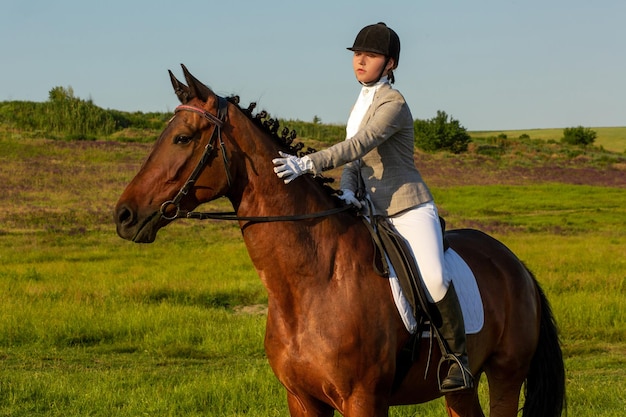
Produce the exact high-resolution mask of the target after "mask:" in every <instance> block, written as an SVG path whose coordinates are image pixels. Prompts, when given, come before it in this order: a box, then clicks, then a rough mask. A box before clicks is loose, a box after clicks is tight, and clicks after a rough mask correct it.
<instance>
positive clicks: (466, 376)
mask: <svg viewBox="0 0 626 417" xmlns="http://www.w3.org/2000/svg"><path fill="white" fill-rule="evenodd" d="M445 362H455V363H456V364H457V365H458V366H459V368H460V370H461V374H462V375H463V385H459V386H458V387H454V388H446V389H444V388H443V387H442V382H443V381H442V380H441V365H443V364H444V363H445ZM448 372H449V371H448ZM447 377H448V375H446V378H447ZM444 379H445V378H444ZM437 384H438V385H439V392H441V393H444V394H445V393H448V392H457V391H464V390H468V389H472V388H474V377H473V376H472V373H471V372H470V371H469V369H467V368H466V367H465V365H463V362H461V359H460V358H459V357H458V356H456V355H454V354H452V353H446V354H445V355H443V356H442V357H441V360H440V361H439V366H437Z"/></svg>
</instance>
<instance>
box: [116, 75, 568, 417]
mask: <svg viewBox="0 0 626 417" xmlns="http://www.w3.org/2000/svg"><path fill="white" fill-rule="evenodd" d="M183 71H184V74H185V79H186V82H187V85H185V84H183V83H181V82H180V81H178V80H177V79H176V78H175V77H174V76H173V75H172V73H171V72H170V77H171V79H172V84H173V86H174V89H175V91H176V94H177V96H178V97H179V99H180V100H181V102H182V105H181V106H179V107H178V108H177V109H176V112H175V115H174V117H172V119H171V120H170V122H169V123H168V125H167V127H166V128H165V130H164V131H163V132H162V133H161V135H160V137H159V139H158V140H157V142H156V144H155V145H154V148H153V150H152V152H151V154H150V156H149V157H148V159H147V160H146V162H145V163H144V164H143V166H142V167H141V169H140V171H139V173H138V174H137V175H136V176H135V178H134V179H133V180H132V181H131V182H130V184H129V185H128V186H127V187H126V190H125V191H124V193H123V194H122V196H121V197H120V199H119V201H118V203H117V206H116V208H115V220H116V223H117V232H118V234H119V235H120V236H121V237H122V238H125V239H129V240H133V241H135V242H152V241H154V239H155V238H156V234H157V231H158V230H159V229H160V228H162V227H164V226H166V225H167V224H168V223H170V222H171V221H172V220H173V219H175V218H178V217H184V216H185V213H187V212H188V211H189V210H193V209H194V208H195V207H197V206H198V205H199V204H201V203H204V202H207V201H210V200H213V199H215V198H217V197H220V196H226V197H227V198H228V199H229V200H230V202H231V203H232V205H233V208H234V210H235V212H234V213H235V215H233V216H232V217H230V218H233V219H236V220H238V221H239V224H240V227H241V230H242V234H243V239H244V241H245V244H246V246H247V249H248V252H249V254H250V257H251V259H252V262H253V263H254V266H255V268H256V270H257V272H258V274H259V276H260V278H261V280H262V282H263V284H264V285H265V287H266V288H267V291H268V300H269V301H268V315H267V329H266V335H265V349H266V352H267V357H268V360H269V363H270V365H271V367H272V369H273V370H274V373H275V374H276V376H277V377H278V379H279V380H280V382H281V383H282V384H283V385H284V387H285V388H286V390H287V398H288V405H289V410H290V413H291V415H292V416H316V417H329V416H332V415H333V412H334V411H333V410H338V411H339V412H340V413H342V414H343V415H344V416H349V417H357V416H358V417H365V416H387V415H388V411H389V407H390V406H392V405H401V404H415V403H422V402H426V401H430V400H433V399H435V398H438V397H440V396H441V394H440V393H439V390H438V384H437V375H436V373H437V369H436V368H437V366H436V364H437V361H438V360H439V358H440V356H441V353H440V351H439V349H438V347H437V345H436V344H435V345H431V344H430V341H429V340H427V339H424V340H422V341H421V342H420V343H421V347H420V354H419V355H418V360H417V361H415V362H414V363H412V364H411V365H410V369H408V370H407V371H404V372H403V370H401V369H399V368H400V366H399V363H401V361H399V359H398V358H399V357H400V353H401V351H402V350H403V347H404V346H405V344H406V343H407V341H408V340H409V339H410V335H409V333H408V332H407V331H406V329H405V327H404V325H403V323H402V320H401V318H400V316H399V314H398V312H397V309H396V307H395V305H394V302H393V299H392V294H391V290H390V288H389V282H388V280H387V279H385V278H382V277H381V276H379V275H378V274H377V273H376V272H375V270H374V268H373V266H372V259H373V257H374V247H373V245H372V241H371V237H370V234H369V231H368V229H367V227H366V226H365V225H364V223H363V221H362V220H361V219H360V218H358V217H357V216H356V215H355V214H354V213H352V212H346V211H341V204H340V202H339V200H338V199H337V198H336V197H334V196H333V195H332V194H331V193H330V192H328V191H329V189H330V187H328V186H325V185H322V184H320V183H319V181H317V180H316V179H314V178H312V177H311V176H304V177H301V178H299V179H298V180H297V181H294V182H293V183H290V184H288V185H285V184H284V183H283V181H282V180H280V179H278V178H277V177H276V175H275V174H274V172H273V164H272V159H273V158H275V157H276V156H277V155H278V151H279V150H282V151H291V152H294V151H297V150H298V149H295V150H294V147H292V146H290V145H289V143H291V142H290V141H289V140H287V144H286V143H285V141H283V143H281V141H280V140H277V139H280V138H278V135H277V134H276V129H277V125H276V124H272V122H268V120H267V117H266V115H264V114H261V115H259V114H256V116H252V114H251V113H252V107H250V108H248V109H241V108H240V107H239V106H238V105H237V104H236V102H234V101H233V100H229V101H226V100H225V99H222V98H221V97H218V96H217V95H216V94H215V93H213V91H211V90H210V89H209V88H208V87H206V86H205V85H203V84H202V83H200V82H199V81H198V80H197V79H195V78H194V77H193V76H192V75H191V74H190V73H189V72H188V71H187V69H186V68H185V67H184V66H183ZM263 118H265V119H263ZM262 119H263V120H265V122H266V123H265V126H264V124H263V121H262ZM268 124H269V127H268ZM338 208H339V209H338ZM316 213H317V214H316ZM319 213H321V214H319ZM322 215H323V216H322ZM292 216H297V217H292ZM320 216H321V217H320ZM269 220H273V221H269ZM276 220H278V221H276ZM446 237H447V239H448V241H449V243H450V246H451V247H452V248H453V249H454V250H455V251H457V252H458V253H459V255H460V256H461V257H462V258H463V259H464V260H465V261H466V262H467V264H468V265H469V266H470V268H471V269H472V271H473V272H474V274H475V276H476V279H477V281H478V286H479V289H480V293H481V295H482V298H483V304H484V310H485V322H484V326H483V328H482V330H481V331H480V332H479V333H477V334H475V335H469V336H468V352H469V358H470V366H471V370H472V372H473V374H474V375H475V376H476V377H477V379H478V377H480V375H481V374H483V373H484V374H485V375H486V377H487V380H488V382H489V408H490V415H491V416H492V417H498V416H500V417H512V416H516V415H517V413H518V408H519V407H520V392H521V389H522V387H524V383H525V384H526V385H525V392H524V394H525V395H524V403H523V415H524V416H533V417H555V416H560V415H561V413H562V410H563V408H564V402H565V375H564V367H563V358H562V353H561V348H560V344H559V340H558V335H557V329H556V326H555V322H554V318H553V316H552V313H551V310H550V306H549V304H548V302H547V300H546V298H545V296H544V294H543V292H542V290H541V289H540V288H539V285H538V284H537V282H536V280H535V278H534V277H533V275H532V274H531V273H530V272H529V270H528V269H527V268H526V267H525V266H524V265H523V264H522V262H520V260H519V259H518V258H517V257H516V256H515V255H514V254H513V253H512V252H511V251H510V250H508V249H507V248H506V247H505V246H504V245H503V244H502V243H500V242H498V241H496V240H495V239H493V238H491V237H489V236H487V235H485V234H483V233H481V232H479V231H476V230H465V229H464V230H452V231H448V232H447V233H446ZM433 364H435V366H433ZM443 371H445V370H442V372H443ZM397 374H398V375H399V374H402V375H403V376H402V378H397ZM477 385H478V384H476V386H475V387H474V388H473V389H472V390H470V391H465V392H457V393H449V394H446V406H447V410H448V413H449V415H450V416H484V414H483V411H482V409H481V406H480V404H479V398H478V393H477Z"/></svg>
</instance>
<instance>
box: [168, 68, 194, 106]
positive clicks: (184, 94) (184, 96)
mask: <svg viewBox="0 0 626 417" xmlns="http://www.w3.org/2000/svg"><path fill="white" fill-rule="evenodd" d="M167 72H169V73H170V80H171V81H172V87H174V93H176V97H178V100H180V102H181V103H182V104H186V103H187V102H188V101H189V100H190V98H189V96H190V92H189V87H187V86H186V85H185V84H183V83H181V82H180V81H178V79H177V78H176V77H174V74H172V71H170V70H167Z"/></svg>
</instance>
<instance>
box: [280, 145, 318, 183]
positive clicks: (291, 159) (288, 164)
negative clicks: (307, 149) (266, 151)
mask: <svg viewBox="0 0 626 417" xmlns="http://www.w3.org/2000/svg"><path fill="white" fill-rule="evenodd" d="M278 153H279V154H280V156H282V158H276V159H272V163H273V164H274V172H275V173H276V175H277V176H278V178H281V179H282V180H283V181H285V184H289V183H290V182H291V181H293V180H295V179H296V178H298V177H299V176H300V175H302V174H308V173H310V172H313V161H311V159H310V158H309V157H308V156H306V155H305V156H303V157H302V158H298V157H297V156H295V155H289V154H287V153H284V152H281V151H279V152H278Z"/></svg>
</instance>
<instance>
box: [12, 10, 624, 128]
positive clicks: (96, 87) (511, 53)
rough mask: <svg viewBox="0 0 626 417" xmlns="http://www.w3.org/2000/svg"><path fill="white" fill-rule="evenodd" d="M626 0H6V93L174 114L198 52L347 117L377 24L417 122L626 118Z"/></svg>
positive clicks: (235, 90)
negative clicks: (395, 43) (363, 50)
mask: <svg viewBox="0 0 626 417" xmlns="http://www.w3.org/2000/svg"><path fill="white" fill-rule="evenodd" d="M625 19H626V1H624V0H599V1H595V2H592V1H588V0H542V1H538V0H524V1H522V0H519V1H508V0H485V1H482V0H476V1H467V0H447V1H441V0H430V1H428V0H405V1H393V0H386V1H384V2H383V1H378V2H373V1H370V0H358V1H356V0H355V1H341V0H333V1H328V0H314V1H313V0H311V1H307V2H302V1H279V0H265V1H248V0H236V1H235V0H233V1H231V0H226V1H224V0H223V1H220V2H217V1H211V0H185V1H171V0H168V1H163V0H149V1H148V0H136V1H133V0H123V1H122V0H107V1H92V0H75V1H72V0H56V1H48V0H2V6H1V11H0V39H1V41H0V62H1V67H2V72H1V73H0V75H1V76H0V101H5V100H30V101H46V100H47V99H48V92H49V91H50V90H51V89H52V88H53V87H56V86H62V87H68V86H71V87H72V88H73V90H74V93H75V95H76V96H78V97H80V98H83V99H88V98H91V99H92V100H93V101H94V103H95V104H96V105H98V106H100V107H103V108H110V109H117V110H126V111H135V110H140V111H144V112H146V111H171V110H173V109H174V107H175V106H176V105H177V100H176V97H175V95H174V94H173V90H172V88H171V85H170V82H169V78H168V75H167V70H168V69H172V70H173V71H174V73H175V74H176V75H177V76H181V71H180V67H179V64H180V63H184V64H185V65H186V66H187V67H188V68H189V69H190V70H191V72H192V73H193V74H194V75H196V77H197V78H199V79H200V80H201V81H203V82H204V83H206V84H207V85H209V86H211V87H212V88H213V89H214V90H215V91H216V92H217V93H219V94H222V95H230V94H238V95H240V96H241V99H242V104H244V105H247V104H248V103H249V102H250V101H256V102H258V108H262V109H265V110H267V111H268V112H270V113H271V114H272V115H273V116H275V117H279V118H285V119H300V120H305V121H311V120H313V117H314V116H318V117H320V118H321V119H322V122H323V123H345V121H346V119H347V116H348V113H349V110H350V107H351V106H352V104H353V102H354V100H355V98H356V95H357V94H358V91H359V87H360V86H359V84H357V82H356V81H355V79H354V76H353V74H352V69H351V53H350V52H349V51H346V49H345V48H346V47H347V46H350V45H351V44H352V42H353V41H354V37H355V36H356V34H357V32H358V31H359V30H360V29H361V28H362V27H363V26H365V25H367V24H371V23H376V22H378V21H384V22H386V23H387V24H388V25H389V26H390V27H392V28H393V29H394V30H395V31H396V32H397V33H398V35H399V36H400V39H401V42H402V52H401V56H400V67H399V68H398V70H397V71H396V78H397V82H396V84H395V86H396V88H397V89H399V90H400V91H401V92H402V93H403V94H404V96H405V97H406V99H407V101H408V103H409V105H410V107H411V110H412V113H413V117H414V118H420V119H428V118H431V117H434V116H435V114H436V112H437V110H444V111H445V112H447V113H448V114H449V115H451V116H452V117H454V118H455V119H457V120H459V121H460V122H461V124H462V125H463V126H465V127H466V128H467V129H469V130H499V129H503V130H504V129H531V128H549V127H569V126H578V125H583V126H585V127H601V126H626V53H625V51H626V24H624V20H625Z"/></svg>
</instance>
